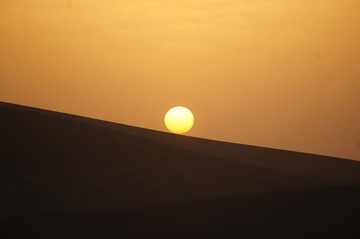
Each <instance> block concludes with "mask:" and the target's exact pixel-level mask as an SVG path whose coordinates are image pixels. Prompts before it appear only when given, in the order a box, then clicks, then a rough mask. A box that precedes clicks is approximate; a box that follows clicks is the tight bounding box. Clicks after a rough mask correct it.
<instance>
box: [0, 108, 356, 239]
mask: <svg viewBox="0 0 360 239" xmlns="http://www.w3.org/2000/svg"><path fill="white" fill-rule="evenodd" d="M0 135H1V137H0V211H1V216H2V217H3V218H5V217H6V218H7V220H8V221H9V223H10V224H9V225H10V226H9V227H8V228H9V230H10V231H13V230H15V229H14V228H13V227H14V226H15V227H17V226H16V225H19V226H20V225H21V227H22V228H25V229H26V230H25V229H24V230H22V232H21V233H25V232H26V231H28V233H30V234H31V233H34V234H36V235H39V231H38V230H40V229H39V228H37V226H36V225H38V226H39V227H42V226H40V225H45V227H44V228H43V232H44V233H45V234H46V233H50V231H51V230H52V229H51V228H52V227H55V229H54V231H53V232H54V233H55V231H58V230H61V226H59V225H63V224H64V225H66V226H64V228H63V230H64V231H63V233H65V234H61V233H60V234H59V233H55V234H56V235H57V237H56V236H52V238H62V237H61V236H60V235H63V236H64V237H63V238H69V237H70V236H69V235H70V234H71V233H72V230H75V231H76V230H77V229H76V227H77V226H75V225H78V226H79V231H78V232H79V233H80V234H81V235H86V236H89V235H93V236H95V235H97V236H98V238H102V237H101V235H107V236H108V237H107V238H109V237H111V235H112V234H111V233H115V235H116V233H120V231H119V230H120V229H119V228H123V229H121V232H122V233H125V234H127V233H129V234H128V235H130V234H131V235H135V234H136V233H139V234H138V236H139V237H142V238H143V237H144V236H145V235H146V233H147V232H148V231H149V230H150V231H151V232H153V233H155V234H156V235H157V236H158V237H161V236H166V235H168V234H169V233H170V234H172V233H173V232H178V233H180V231H182V233H185V234H186V231H189V232H192V233H203V232H204V231H206V230H210V229H211V228H214V229H213V232H214V234H212V233H209V234H208V237H210V235H218V236H219V235H221V234H223V233H225V231H228V232H229V233H230V232H238V233H240V234H241V231H244V233H245V232H246V233H245V234H244V235H249V234H248V233H250V231H251V230H254V231H257V230H258V229H256V228H258V227H259V225H261V227H264V228H268V229H269V230H270V229H271V228H270V227H273V226H274V228H278V229H280V227H281V224H284V226H286V227H290V228H293V229H294V230H301V226H299V227H297V226H294V225H290V224H291V223H292V222H294V223H304V225H307V226H305V228H306V230H310V228H309V227H312V226H315V225H316V223H319V225H323V226H324V225H325V226H326V227H327V226H335V225H340V224H341V225H343V226H347V225H350V224H351V223H350V222H352V221H353V218H354V213H357V212H358V211H357V210H358V209H359V207H358V206H357V205H356V203H354V202H355V201H357V200H359V199H360V198H359V187H357V186H351V185H360V173H359V172H360V163H359V162H356V161H351V160H345V159H338V158H331V157H325V156H317V155H311V154H304V153H297V152H290V151H284V150H276V149H269V148H261V147H255V146H247V145H240V144H231V143H225V142H218V141H212V140H206V139H199V138H194V137H187V136H180V135H173V134H169V133H164V132H159V131H153V130H148V129H141V128H137V127H132V126H127V125H121V124H115V123H110V122H105V121H100V120H94V119H89V118H85V117H80V116H74V115H68V114H63V113H57V112H52V111H46V110H40V109H35V108H30V107H24V106H18V105H13V104H8V103H0ZM344 195H348V196H349V198H348V199H347V198H346V197H344ZM317 207H319V208H318V209H319V210H317ZM351 209H353V210H351ZM199 210H200V211H199ZM328 210H330V211H333V212H334V215H337V216H339V217H342V218H343V219H344V217H347V219H346V220H343V222H340V221H339V220H337V219H336V220H335V219H334V217H335V216H331V212H329V211H328ZM169 213H170V214H172V213H173V214H172V215H169ZM182 213H184V214H186V215H185V216H184V215H182ZM312 213H314V214H313V215H312ZM329 213H330V214H329ZM174 215H180V216H179V217H177V216H174ZM181 215H182V216H181ZM169 216H170V219H169V221H168V219H167V218H169ZM312 216H313V218H312V219H311V220H310V218H311V217H312ZM308 217H309V218H308ZM10 218H12V219H10ZM52 220H55V221H57V220H60V221H61V222H59V223H55V224H52ZM87 220H90V221H91V222H88V221H87ZM113 220H116V222H114V221H113ZM129 220H130V221H129ZM329 220H330V221H329ZM76 221H77V222H76ZM79 221H81V222H79ZM100 221H103V222H100ZM30 222H31V223H30ZM105 222H106V223H105ZM344 222H346V223H345V224H346V225H345V224H344ZM17 223H18V224H17ZM104 223H105V224H106V225H105V224H104ZM117 223H119V224H117ZM289 223H290V224H289ZM307 223H310V224H307ZM107 224H108V226H107ZM54 225H55V226H54ZM115 225H118V226H115ZM177 225H179V226H177ZM215 225H217V226H218V227H216V226H215ZM351 225H352V224H351ZM89 227H91V228H92V229H91V230H90V229H89V230H88V231H86V229H85V228H89ZM182 227H184V228H183V229H184V230H185V231H183V230H182ZM237 227H241V228H242V229H239V230H238V229H237ZM116 228H117V229H116ZM154 228H155V229H154ZM156 228H158V229H156ZM159 228H161V229H159ZM164 228H165V229H164ZM206 228H207V229H206ZM216 228H217V229H216ZM251 228H253V229H251ZM278 229H273V230H275V231H276V230H278ZM106 230H109V233H110V232H111V233H110V234H106V233H105V232H104V231H106ZM152 230H155V232H154V231H152ZM224 230H225V231H224ZM324 230H325V229H324V228H322V229H321V230H320V231H321V232H324ZM337 230H340V229H337ZM15 231H16V230H15ZM40 231H41V230H40ZM210 231H211V230H210ZM21 233H20V234H21ZM84 233H85V234H84ZM102 233H103V234H102ZM104 233H105V234H104ZM164 233H165V234H164ZM216 233H218V234H216ZM254 233H255V232H254ZM257 233H258V235H265V234H261V233H263V232H259V231H257ZM259 233H260V234H259ZM264 233H265V232H264ZM274 233H275V232H274ZM12 234H13V235H15V234H14V232H12ZM120 234H121V233H120ZM120 234H119V235H120ZM185 234H181V233H180V234H178V237H176V236H175V235H173V234H172V235H171V237H169V238H180V237H182V236H184V237H185ZM240 234H239V235H240ZM255 234H256V233H255ZM255 234H253V235H255ZM22 235H25V234H22ZM74 235H77V234H76V233H74ZM181 235H182V236H181ZM256 235H257V234H256ZM296 235H303V234H301V232H298V233H297V234H296V233H294V235H293V237H288V238H308V237H296ZM353 235H354V231H351V233H350V236H353ZM111 238H112V237H111ZM115 238H116V236H115ZM218 238H219V237H218ZM248 238H249V237H248ZM256 238H257V237H256ZM259 238H263V237H259ZM316 238H319V237H316Z"/></svg>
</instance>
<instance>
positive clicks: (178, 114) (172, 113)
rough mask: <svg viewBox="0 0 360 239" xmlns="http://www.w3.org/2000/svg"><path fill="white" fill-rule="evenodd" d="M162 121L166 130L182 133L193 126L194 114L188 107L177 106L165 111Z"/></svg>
mask: <svg viewBox="0 0 360 239" xmlns="http://www.w3.org/2000/svg"><path fill="white" fill-rule="evenodd" d="M164 121H165V125H166V128H168V130H170V131H171V132H173V133H175V134H183V133H186V132H188V131H189V130H190V129H191V128H192V127H193V125H194V116H193V114H192V113H191V111H190V110H189V109H187V108H185V107H182V106H177V107H174V108H172V109H170V110H169V111H168V112H167V113H166V115H165V119H164Z"/></svg>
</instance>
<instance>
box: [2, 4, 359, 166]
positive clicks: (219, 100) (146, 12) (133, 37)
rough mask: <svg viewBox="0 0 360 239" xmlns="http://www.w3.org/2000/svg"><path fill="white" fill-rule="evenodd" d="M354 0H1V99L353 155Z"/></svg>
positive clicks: (355, 110)
mask: <svg viewBox="0 0 360 239" xmlns="http://www.w3.org/2000/svg"><path fill="white" fill-rule="evenodd" d="M359 24H360V1H359V0H294V1H289V0H73V1H69V0H1V1H0V36H1V37H0V101H5V102H11V103H17V104H21V105H27V106H33V107H39V108H43V109H49V110H54V111H60V112H66V113H72V114H76V115H82V116H87V117H92V118H97V119H103V120H108V121H113V122H118V123H122V124H128V125H134V126H139V127H144V128H149V129H154V130H161V131H167V129H166V127H165V125H164V121H163V119H164V115H165V113H166V112H167V110H168V109H170V108H171V107H174V106H178V105H181V106H186V107H188V108H189V109H190V110H191V111H192V112H193V114H194V117H195V124H194V127H193V129H192V130H191V131H189V132H188V133H186V135H191V136H196V137H202V138H209V139H215V140H222V141H228V142H235V143H241V144H249V145H256V146H264V147H270V148H278V149H286V150H293V151H300V152H307V153H314V154H321V155H328V156H335V157H341V158H347V159H354V160H360V25H359Z"/></svg>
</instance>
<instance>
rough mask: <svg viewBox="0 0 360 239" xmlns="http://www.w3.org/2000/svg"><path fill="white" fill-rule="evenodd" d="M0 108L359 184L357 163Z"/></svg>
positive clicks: (18, 106)
mask: <svg viewBox="0 0 360 239" xmlns="http://www.w3.org/2000/svg"><path fill="white" fill-rule="evenodd" d="M0 105H1V107H3V108H11V109H17V110H21V111H27V112H41V113H42V114H47V115H54V116H56V117H62V118H66V119H72V120H76V121H80V122H81V123H87V124H92V125H96V126H101V127H104V128H107V129H111V130H112V131H118V132H120V133H127V134H131V135H134V136H140V137H142V138H146V139H149V140H152V141H158V142H161V143H165V144H170V145H173V146H176V147H178V148H179V147H180V148H183V149H188V150H191V151H196V152H199V153H202V154H206V155H209V156H213V157H217V158H222V159H230V160H234V161H239V162H242V163H246V164H249V165H254V166H260V167H263V168H268V169H273V170H276V171H282V172H287V173H296V174H305V175H313V176H321V177H326V178H332V179H335V180H340V181H345V182H348V183H355V184H360V173H359V172H360V162H358V161H353V160H346V159H340V158H334V157H329V156H322V155H314V154H307V153H300V152H293V151H287V150H278V149H271V148H264V147H257V146H251V145H243V144H234V143H227V142H221V141H214V140H208V139H202V138H196V137H188V136H182V135H175V134H169V133H165V132H161V131H154V130H149V129H143V128H138V127H133V126H128V125H122V124H116V123H112V122H107V121H102V120H96V119H91V118H85V117H81V116H75V115H70V114H64V113H58V112H53V111H45V110H41V109H36V108H31V107H24V106H20V105H14V104H8V103H1V102H0Z"/></svg>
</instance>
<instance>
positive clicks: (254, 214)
mask: <svg viewBox="0 0 360 239" xmlns="http://www.w3.org/2000/svg"><path fill="white" fill-rule="evenodd" d="M359 199H360V187H359V186H349V187H334V188H323V189H312V190H297V191H285V192H273V193H265V194H255V195H242V196H232V197H224V198H213V199H206V200H199V201H193V202H186V203H174V204H167V205H161V206H153V207H148V208H145V209H139V208H138V209H132V210H127V211H122V212H117V211H111V212H110V211H103V212H77V213H65V214H57V215H44V216H37V217H24V218H9V219H7V221H6V222H4V223H3V224H2V225H3V226H4V229H5V230H2V231H0V237H1V235H2V234H3V235H4V238H29V237H31V238H32V237H34V238H53V239H57V238H59V239H60V238H99V239H100V238H101V239H102V238H174V239H175V238H247V239H249V238H259V239H263V238H286V239H289V238H291V239H298V238H299V239H300V238H301V239H309V238H316V239H330V238H336V239H339V238H341V239H350V238H353V239H358V238H360V228H359V215H360V205H359Z"/></svg>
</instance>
